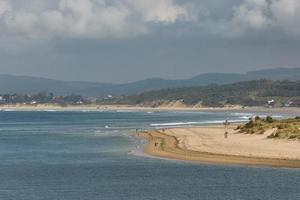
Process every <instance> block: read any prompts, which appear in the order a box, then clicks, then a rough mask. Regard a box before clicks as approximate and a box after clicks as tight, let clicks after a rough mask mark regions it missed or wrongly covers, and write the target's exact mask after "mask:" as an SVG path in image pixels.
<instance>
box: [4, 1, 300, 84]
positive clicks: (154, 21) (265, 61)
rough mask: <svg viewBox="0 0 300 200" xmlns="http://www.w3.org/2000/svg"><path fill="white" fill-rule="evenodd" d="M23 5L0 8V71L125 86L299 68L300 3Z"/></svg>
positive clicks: (33, 2)
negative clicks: (146, 80) (211, 74)
mask: <svg viewBox="0 0 300 200" xmlns="http://www.w3.org/2000/svg"><path fill="white" fill-rule="evenodd" d="M22 2H23V3H22ZM24 2H25V1H19V0H13V1H8V0H3V1H1V2H0V24H1V27H2V30H1V34H0V41H1V43H0V59H1V61H0V70H1V72H2V73H11V74H24V75H34V76H43V77H51V78H57V79H67V80H93V81H100V82H128V81H133V80H139V79H143V78H147V77H165V78H186V77H191V76H193V75H197V74H200V73H204V72H244V71H248V70H254V69H261V68H273V67H300V66H299V63H300V58H299V55H298V54H297V52H299V50H300V29H299V27H300V24H299V20H297V19H299V18H300V3H298V0H276V1H275V0H244V1H237V0H230V1H221V2H219V1H218V2H217V1H211V0H203V1H196V0H190V1H183V0H176V1H175V0H144V1H141V0H125V1H119V0H113V1H106V0H87V1H84V2H85V3H83V1H80V0H55V1H49V2H47V1H44V2H43V3H41V1H37V0H26V2H27V3H28V4H25V3H24ZM108 2H110V3H108ZM29 3H30V4H29ZM70 16H72V17H71V18H70Z"/></svg>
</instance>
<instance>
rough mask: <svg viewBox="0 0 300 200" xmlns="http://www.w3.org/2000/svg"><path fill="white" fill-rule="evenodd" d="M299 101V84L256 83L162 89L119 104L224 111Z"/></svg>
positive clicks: (286, 82) (262, 81)
mask: <svg viewBox="0 0 300 200" xmlns="http://www.w3.org/2000/svg"><path fill="white" fill-rule="evenodd" d="M298 98H300V81H271V80H254V81H244V82H238V83H233V84H226V85H215V84H213V85H208V86H201V87H186V88H177V89H163V90H158V91H150V92H145V93H142V94H139V95H133V96H126V97H124V98H122V99H119V100H118V101H117V103H125V104H139V105H143V106H153V107H155V106H160V105H163V104H166V103H174V102H181V103H182V104H185V105H189V106H208V107H210V106H211V107H216V106H218V107H223V106H227V105H241V106H264V105H266V103H267V102H268V101H269V100H274V101H272V102H271V103H270V104H271V105H272V106H275V104H276V102H277V103H278V104H279V105H278V106H282V105H283V104H284V103H285V102H287V101H288V100H291V99H298Z"/></svg>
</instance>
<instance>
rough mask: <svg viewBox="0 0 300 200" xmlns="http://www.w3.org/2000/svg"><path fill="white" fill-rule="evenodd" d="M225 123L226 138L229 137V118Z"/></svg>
mask: <svg viewBox="0 0 300 200" xmlns="http://www.w3.org/2000/svg"><path fill="white" fill-rule="evenodd" d="M224 125H225V134H224V137H225V139H227V138H228V125H230V123H229V122H228V120H227V119H226V121H225V122H224Z"/></svg>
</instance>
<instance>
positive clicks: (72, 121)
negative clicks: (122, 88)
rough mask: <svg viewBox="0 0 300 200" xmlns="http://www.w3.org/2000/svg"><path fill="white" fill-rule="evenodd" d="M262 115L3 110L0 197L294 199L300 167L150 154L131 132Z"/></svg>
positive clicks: (27, 199)
mask: <svg viewBox="0 0 300 200" xmlns="http://www.w3.org/2000/svg"><path fill="white" fill-rule="evenodd" d="M267 114H268V113H245V112H197V111H160V112H158V111H157V112H148V111H130V110H115V111H108V110H99V111H89V110H85V111H84V110H82V111H55V110H49V111H13V110H7V111H2V112H0V200H191V199H195V200H198V199H199V200H298V199H300V170H299V169H288V168H272V167H247V166H236V165H214V164H204V163H203V164H202V163H192V162H185V161H177V160H168V159H162V158H156V157H151V156H147V155H144V153H143V146H144V144H145V141H143V140H142V139H139V138H135V137H132V136H131V134H130V133H133V132H135V131H136V129H138V130H149V129H155V128H161V127H177V126H195V125H202V124H215V123H220V122H224V121H225V120H226V119H228V120H229V121H230V122H242V121H245V120H247V119H248V118H249V117H252V116H255V115H267ZM273 116H274V117H277V118H281V117H288V115H273Z"/></svg>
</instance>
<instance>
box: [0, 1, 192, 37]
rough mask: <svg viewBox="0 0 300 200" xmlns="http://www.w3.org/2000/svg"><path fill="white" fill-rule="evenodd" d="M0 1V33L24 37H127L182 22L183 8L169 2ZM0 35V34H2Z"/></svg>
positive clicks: (184, 11)
mask: <svg viewBox="0 0 300 200" xmlns="http://www.w3.org/2000/svg"><path fill="white" fill-rule="evenodd" d="M27 1H28V2H27V4H26V5H27V6H24V5H23V4H21V3H18V0H16V1H14V4H11V5H9V2H10V0H1V1H0V25H1V27H2V32H7V35H15V36H19V37H26V38H41V37H42V38H44V37H50V38H51V37H56V36H58V37H61V36H65V37H94V38H105V37H127V36H132V35H137V34H142V33H146V32H148V31H149V29H148V23H150V22H156V23H162V24H166V23H167V24H170V23H175V22H176V21H177V20H185V19H187V16H188V10H187V7H186V6H185V5H179V4H176V3H175V1H173V0H122V1H121V0H110V1H108V0H57V1H56V3H53V2H52V4H54V5H52V6H50V5H49V6H48V7H47V6H45V4H42V5H43V6H41V4H39V3H37V2H36V0H27ZM2 35H3V33H2Z"/></svg>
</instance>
